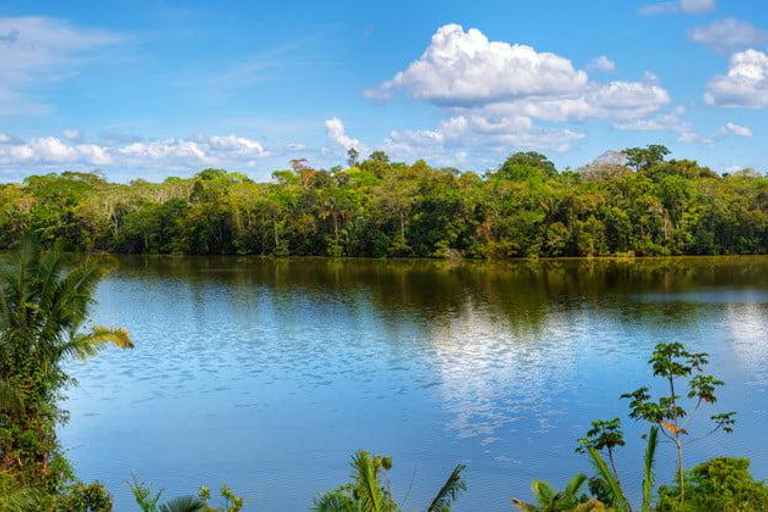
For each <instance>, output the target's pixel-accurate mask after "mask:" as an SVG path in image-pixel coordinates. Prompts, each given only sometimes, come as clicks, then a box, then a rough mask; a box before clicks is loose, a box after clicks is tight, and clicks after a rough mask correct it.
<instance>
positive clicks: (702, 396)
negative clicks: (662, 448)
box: [621, 343, 736, 502]
mask: <svg viewBox="0 0 768 512" xmlns="http://www.w3.org/2000/svg"><path fill="white" fill-rule="evenodd" d="M708 362H709V355H708V354H706V353H703V352H702V353H693V352H689V351H688V350H686V349H685V347H684V346H683V345H682V344H680V343H660V344H658V345H656V348H655V349H654V351H653V354H652V355H651V358H650V360H649V361H648V363H649V364H650V365H651V367H652V369H653V374H654V376H657V377H661V378H662V379H664V380H665V381H666V383H667V385H668V394H667V395H664V396H661V397H660V398H659V399H658V400H656V401H654V400H652V397H651V395H650V394H649V390H648V388H647V387H642V388H640V389H638V390H636V391H633V392H632V393H625V394H623V395H621V396H622V398H626V399H629V400H630V402H629V407H630V411H631V412H630V416H631V417H632V418H634V419H642V420H645V421H647V422H649V423H651V424H654V425H658V426H659V427H660V431H661V433H662V434H664V436H666V437H667V438H668V439H669V440H670V441H671V442H672V443H674V445H675V449H676V452H677V479H678V485H679V487H680V489H681V492H680V501H681V502H684V501H685V466H684V447H685V446H686V444H688V443H687V442H686V441H685V439H686V438H687V437H688V436H689V432H688V428H687V427H688V425H689V422H690V420H691V418H692V417H694V416H695V415H696V413H697V412H699V411H700V409H701V407H702V406H703V405H705V404H713V403H715V402H716V401H717V397H716V395H715V393H716V390H717V388H718V387H720V386H722V385H723V382H722V381H721V380H719V379H716V378H715V377H713V376H711V375H705V374H704V373H703V371H704V368H705V367H706V365H707V363H708ZM681 379H685V380H687V381H688V392H687V394H686V397H687V398H688V399H690V400H692V401H693V407H692V408H685V407H684V405H685V404H684V402H683V397H682V396H681V395H680V394H679V392H680V389H679V388H680V385H679V381H680V380H681ZM735 414H736V413H734V412H727V413H718V414H713V415H711V416H710V420H711V421H712V422H713V427H712V429H711V430H709V431H707V432H704V433H703V434H701V435H700V436H698V437H697V438H695V439H701V438H704V437H707V436H709V435H711V434H714V433H715V432H717V431H718V430H721V429H722V430H723V431H724V432H726V433H730V432H732V431H733V425H734V423H735V420H734V418H733V416H734V415H735Z"/></svg>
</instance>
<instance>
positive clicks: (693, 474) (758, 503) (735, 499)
mask: <svg viewBox="0 0 768 512" xmlns="http://www.w3.org/2000/svg"><path fill="white" fill-rule="evenodd" d="M685 482H686V486H687V489H686V496H687V498H686V500H685V503H681V502H680V495H681V494H682V490H681V489H680V487H679V486H671V487H667V486H662V487H661V488H660V489H659V504H658V508H657V510H658V511H659V512H696V511H699V510H712V511H715V510H727V511H729V512H766V511H768V485H766V483H765V482H756V481H755V480H754V478H753V477H752V475H751V474H750V473H749V461H748V460H747V459H730V458H726V457H716V458H714V459H711V460H709V461H707V462H704V463H703V464H699V465H698V466H695V467H694V468H693V469H692V470H691V471H689V472H688V474H687V476H686V479H685Z"/></svg>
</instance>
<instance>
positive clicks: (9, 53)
mask: <svg viewBox="0 0 768 512" xmlns="http://www.w3.org/2000/svg"><path fill="white" fill-rule="evenodd" d="M766 134H768V5H766V4H765V2H764V1H759V0H739V1H735V0H732V1H726V0H719V1H718V0H669V1H661V2H659V3H653V2H652V1H651V0H647V1H645V0H641V1H629V0H622V1H621V2H617V1H615V0H611V1H608V0H591V1H580V0H573V1H568V2H565V1H552V0H539V1H536V2H521V1H506V2H488V1H483V0H475V1H473V2H466V1H463V2H453V1H446V0H442V1H439V2H438V1H429V2H414V1H410V2H401V1H390V2H386V3H379V2H376V3H374V2H369V3H362V2H347V1H336V2H324V3H319V2H291V1H284V2H245V1H237V2H236V1H219V2H173V1H149V0H148V1H146V2H127V1H109V0H101V1H99V2H91V1H78V2H55V1H40V0H38V1H37V2H34V3H30V2H25V1H14V0H11V1H5V2H3V3H2V4H0V179H2V180H14V179H19V178H21V177H23V176H25V175H28V174H32V173H39V172H49V171H56V170H63V169H77V170H89V169H95V168H98V169H101V170H102V171H103V172H104V173H105V174H106V175H107V176H108V177H110V178H112V179H116V180H129V179H133V178H145V179H152V180H156V179H162V178H163V177H165V176H168V175H171V174H173V175H190V174H192V173H194V172H196V171H198V170H199V169H201V168H204V167H209V166H222V167H226V168H229V169H233V170H241V171H244V172H247V173H248V174H250V175H252V176H254V177H255V178H258V179H267V178H268V177H269V175H270V173H271V172H272V170H274V169H276V168H285V167H286V162H287V161H288V160H290V159H291V158H296V157H305V158H308V159H309V160H310V162H311V163H313V164H314V165H316V166H332V165H335V164H338V163H342V162H343V161H344V157H345V154H346V150H347V149H348V148H349V147H355V148H357V149H359V150H360V151H361V152H362V153H367V152H370V151H372V150H375V149H383V150H385V151H387V152H388V153H389V154H390V155H391V156H392V158H393V159H394V160H403V161H413V160H414V159H417V158H420V157H423V158H425V159H427V160H428V161H429V162H430V163H432V164H434V165H450V166H455V167H459V168H461V169H474V170H479V171H482V170H485V169H487V168H489V167H493V166H495V165H497V164H498V163H499V162H500V161H502V160H503V158H504V157H505V155H507V154H509V153H510V152H512V151H516V150H537V151H542V152H544V153H546V154H547V155H549V156H550V157H551V158H552V160H554V161H555V162H556V163H557V164H558V165H559V166H560V167H565V166H571V167H578V166H580V165H583V164H585V163H587V162H589V161H590V160H592V159H593V158H594V157H596V156H598V155H599V154H600V153H602V152H604V151H606V150H610V149H621V148H623V147H627V146H635V145H644V144H648V143H663V144H666V145H668V146H669V147H670V148H671V149H673V151H674V154H675V156H677V157H681V158H682V157H686V158H695V159H698V160H700V161H702V162H703V163H705V164H707V165H710V166H712V167H714V168H715V169H717V170H720V171H725V170H730V169H732V168H737V167H754V168H757V169H758V170H766V168H768V145H766V144H764V143H762V142H761V141H763V140H765V139H764V137H765V136H766Z"/></svg>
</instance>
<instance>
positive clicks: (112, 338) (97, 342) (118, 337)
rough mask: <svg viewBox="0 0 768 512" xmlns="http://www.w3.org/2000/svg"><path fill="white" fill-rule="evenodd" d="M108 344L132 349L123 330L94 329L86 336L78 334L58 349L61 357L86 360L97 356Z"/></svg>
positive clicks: (132, 345) (126, 333) (130, 342)
mask: <svg viewBox="0 0 768 512" xmlns="http://www.w3.org/2000/svg"><path fill="white" fill-rule="evenodd" d="M108 344H112V345H114V346H116V347H118V348H122V349H128V348H134V344H133V342H132V341H131V337H130V335H129V334H128V331H126V330H125V329H123V328H108V327H94V328H93V329H92V330H91V332H90V333H88V334H78V335H76V336H75V337H74V338H72V339H71V340H70V341H68V342H66V343H64V344H63V345H62V346H61V347H60V353H61V355H63V356H73V357H77V358H78V359H86V358H88V357H90V356H93V355H95V354H97V353H98V352H99V351H100V350H102V349H103V348H105V347H106V346H107V345H108Z"/></svg>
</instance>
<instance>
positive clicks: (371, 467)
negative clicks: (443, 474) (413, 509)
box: [311, 450, 466, 512]
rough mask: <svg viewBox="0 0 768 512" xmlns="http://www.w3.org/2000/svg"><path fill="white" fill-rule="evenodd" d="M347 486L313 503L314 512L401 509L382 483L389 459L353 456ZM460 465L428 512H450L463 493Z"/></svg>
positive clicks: (389, 510) (326, 494) (388, 511)
mask: <svg viewBox="0 0 768 512" xmlns="http://www.w3.org/2000/svg"><path fill="white" fill-rule="evenodd" d="M351 466H352V474H351V476H350V482H348V483H346V484H343V485H341V486H339V487H337V488H336V489H333V490H331V491H328V492H325V493H323V494H321V495H320V496H318V497H317V498H315V499H314V500H313V501H312V506H311V508H312V510H314V511H315V512H394V511H399V510H400V506H399V505H398V504H397V503H396V502H395V500H394V498H393V497H392V492H391V490H390V488H389V483H388V482H386V481H383V480H384V479H385V477H386V473H387V471H389V469H390V468H391V467H392V459H391V458H390V457H385V456H382V455H371V454H370V453H369V452H367V451H364V450H361V451H359V452H357V453H356V454H355V455H353V456H352V462H351ZM464 470H465V466H464V465H463V464H459V465H457V466H456V468H455V469H454V470H453V472H452V473H451V475H450V476H449V477H448V479H447V480H446V481H445V483H444V484H443V486H442V487H441V488H440V490H439V491H438V493H437V495H436V496H435V498H434V499H433V500H432V501H431V502H430V504H429V505H428V506H427V508H426V510H427V511H428V512H449V511H450V510H451V507H452V505H453V503H454V502H455V501H456V500H457V499H458V497H459V496H460V495H461V494H462V493H463V492H464V491H465V490H466V482H465V480H464V476H463V472H464Z"/></svg>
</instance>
